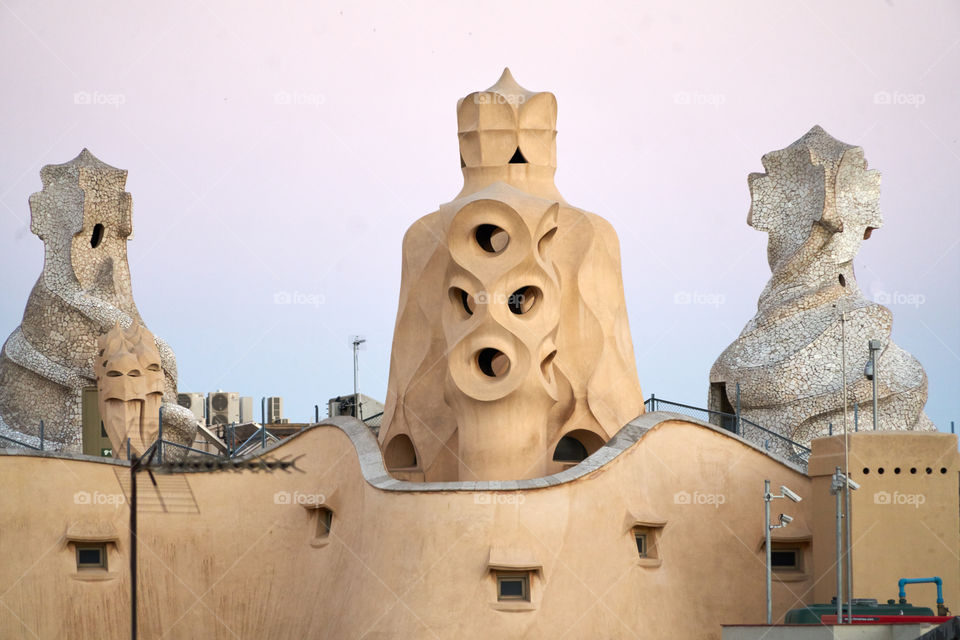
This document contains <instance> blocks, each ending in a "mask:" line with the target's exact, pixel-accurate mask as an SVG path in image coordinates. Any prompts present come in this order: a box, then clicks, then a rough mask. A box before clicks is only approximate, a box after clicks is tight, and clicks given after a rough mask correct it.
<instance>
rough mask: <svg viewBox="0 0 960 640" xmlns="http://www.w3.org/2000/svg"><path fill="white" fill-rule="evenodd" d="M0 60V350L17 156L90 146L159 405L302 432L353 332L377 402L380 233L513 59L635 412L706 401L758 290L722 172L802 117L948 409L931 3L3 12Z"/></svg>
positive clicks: (947, 171)
mask: <svg viewBox="0 0 960 640" xmlns="http://www.w3.org/2000/svg"><path fill="white" fill-rule="evenodd" d="M0 57H2V59H3V60H4V64H3V65H2V67H0V86H2V87H3V89H2V93H3V99H2V100H0V141H2V152H0V231H2V233H0V291H2V292H3V296H2V299H0V334H2V335H0V340H3V339H5V336H6V335H7V334H8V333H9V332H10V331H12V330H13V329H14V327H16V325H17V324H18V323H19V322H20V318H21V315H22V313H23V307H24V304H25V303H26V300H27V296H28V294H29V292H30V289H31V287H32V286H33V284H34V282H35V281H36V279H37V277H38V275H39V274H40V271H41V268H42V262H43V252H42V244H41V242H40V240H39V239H38V238H37V237H36V236H34V235H32V234H31V233H30V230H29V222H30V218H29V208H28V205H27V198H28V196H29V195H30V194H31V193H33V192H35V191H38V190H39V189H40V178H39V174H38V172H39V170H40V167H41V166H42V165H45V164H50V163H60V162H65V161H67V160H69V159H71V158H73V157H74V156H75V155H77V153H78V152H79V151H80V149H81V148H83V147H88V148H89V149H90V150H91V151H92V152H93V153H94V154H95V155H97V156H98V157H99V158H100V159H101V160H103V161H105V162H107V163H109V164H112V165H114V166H118V167H122V168H125V169H128V170H129V178H128V181H127V190H128V191H130V193H131V194H132V195H133V202H134V217H133V224H134V234H135V235H134V239H133V240H132V241H131V242H130V244H129V259H130V266H131V271H132V273H133V288H134V294H135V297H136V301H137V305H138V307H139V309H140V312H141V314H142V315H143V318H144V319H145V321H146V322H147V324H148V326H149V327H150V329H152V330H153V331H154V332H155V333H156V334H158V335H160V336H162V337H163V338H165V339H166V340H167V341H168V342H169V343H170V344H171V346H172V347H173V349H174V350H175V352H176V354H177V360H178V364H179V369H180V390H181V391H212V390H216V389H224V390H229V391H238V392H240V393H241V394H243V395H252V396H256V397H258V398H259V397H260V396H264V395H281V396H283V397H284V398H285V410H286V411H285V413H286V415H287V416H288V417H290V418H291V419H292V420H293V421H299V420H306V419H308V418H311V417H312V414H313V405H314V404H315V403H320V404H321V406H323V405H324V404H325V402H326V400H327V398H329V397H331V396H334V395H338V394H343V393H349V392H351V390H352V385H353V382H352V358H351V352H350V348H349V346H348V339H349V336H350V335H351V334H363V335H364V336H365V337H366V338H367V340H368V348H367V350H366V351H364V352H362V354H361V390H362V391H364V392H366V393H368V394H369V395H372V396H374V397H379V398H381V399H382V398H383V397H384V396H385V394H386V386H387V373H388V368H389V359H390V345H391V339H392V333H393V324H394V320H395V316H396V309H397V295H398V291H399V285H400V246H401V240H402V237H403V233H404V231H405V230H406V228H407V227H408V226H410V224H411V223H413V222H414V221H415V220H416V219H417V218H419V217H420V216H423V215H425V214H427V213H429V212H431V211H433V210H435V209H436V207H437V205H438V204H440V203H442V202H446V201H449V200H450V199H451V198H452V197H453V196H454V195H455V194H456V193H457V192H458V191H459V189H460V186H461V176H460V171H459V161H458V154H457V137H456V115H455V107H456V101H457V99H458V98H460V97H462V96H464V95H466V94H468V93H470V92H472V91H475V90H479V89H483V88H486V87H488V86H489V85H491V84H493V83H494V82H495V81H496V79H497V78H498V76H499V75H500V72H501V70H502V68H503V67H504V66H509V67H510V68H511V70H512V71H513V73H514V75H515V76H516V78H517V80H518V81H519V82H520V83H521V84H522V85H524V86H526V87H527V88H529V89H532V90H549V91H552V92H554V93H555V94H556V96H557V99H558V102H559V116H558V130H559V134H558V165H559V169H558V171H557V185H558V187H559V189H560V191H561V192H562V193H563V194H564V196H565V198H566V199H567V200H568V201H569V202H570V203H571V204H574V205H577V206H580V207H583V208H586V209H588V210H591V211H594V212H596V213H599V214H600V215H603V216H604V217H606V218H607V219H608V220H610V221H611V222H612V223H613V225H614V227H615V228H616V230H617V231H618V233H619V235H620V242H621V251H622V259H623V279H624V286H625V290H626V299H627V305H628V310H629V316H630V325H631V330H632V334H633V341H634V345H635V351H636V357H637V367H638V370H639V374H640V382H641V384H642V385H643V390H644V394H645V395H647V396H649V394H651V393H655V394H656V395H657V396H658V397H661V398H667V399H672V400H677V401H680V402H686V403H690V404H694V405H698V406H705V405H706V394H707V387H708V378H707V376H708V372H709V369H710V366H711V364H712V363H713V361H714V359H715V358H716V357H717V355H719V353H720V352H721V351H722V350H723V349H724V348H725V347H726V346H727V345H728V344H729V343H730V342H731V341H732V340H734V339H735V338H736V336H737V335H738V334H739V332H740V330H741V329H742V327H743V325H744V324H745V323H746V322H747V321H748V320H749V319H750V318H751V317H752V316H753V314H754V312H755V310H756V301H757V297H758V296H759V294H760V291H761V290H762V288H763V286H764V284H765V282H766V281H767V279H768V277H769V268H768V266H767V263H766V235H765V234H763V233H760V232H758V231H755V230H753V229H751V228H750V227H748V226H747V225H746V213H747V209H748V206H749V192H748V190H747V174H748V173H750V172H752V171H762V167H761V165H760V157H761V156H762V155H763V154H764V153H766V152H768V151H771V150H774V149H780V148H783V147H785V146H787V145H788V144H790V143H791V142H793V141H794V140H796V139H797V138H799V137H800V136H801V135H803V134H804V133H805V132H806V131H807V130H808V129H809V128H810V127H811V126H812V125H814V124H820V125H822V126H823V127H824V128H825V129H826V130H827V131H828V132H830V133H831V134H832V135H834V136H835V137H837V138H839V139H841V140H843V141H845V142H848V143H852V144H858V145H861V146H863V147H864V149H865V151H866V156H867V159H868V161H869V163H870V166H871V168H875V169H879V170H880V171H881V172H882V174H883V191H882V196H881V207H882V210H883V216H884V224H883V227H882V228H881V229H879V230H878V231H876V232H875V233H874V234H873V236H872V237H871V238H870V240H869V241H867V242H865V243H864V244H863V248H862V249H861V251H860V254H859V256H858V258H857V259H856V261H855V268H856V272H857V276H858V281H859V283H860V287H861V288H862V289H863V290H864V291H865V292H866V294H867V295H868V296H869V295H883V294H886V295H889V297H890V299H891V300H892V302H893V303H892V304H890V305H888V306H890V308H891V309H892V310H893V313H894V329H893V338H894V340H895V341H896V342H898V343H899V344H900V345H901V346H902V347H904V348H905V349H906V350H908V351H909V352H911V353H912V354H914V355H915V356H916V357H917V358H918V359H919V360H920V362H921V363H922V364H923V366H924V367H925V368H926V371H927V375H928V377H929V383H930V384H929V388H930V399H929V401H928V403H927V413H928V415H929V416H930V417H931V418H932V419H933V420H934V422H935V423H936V424H937V426H938V427H939V428H940V429H941V430H949V428H950V420H960V393H958V391H960V355H958V354H960V324H958V318H960V295H958V294H960V247H958V244H960V216H958V213H960V180H958V178H957V176H958V170H960V118H958V117H957V116H958V114H960V90H958V87H960V82H958V81H960V5H958V4H957V3H956V2H934V1H931V2H915V3H914V2H900V1H899V0H897V1H892V0H891V1H888V2H882V1H876V2H874V1H859V2H834V1H830V0H824V1H823V2H814V1H810V0H808V1H797V2H770V1H769V0H765V1H762V2H740V3H715V2H698V3H675V2H673V1H672V0H664V1H659V2H646V3H643V4H642V6H640V3H627V2H623V3H599V2H593V3H590V4H589V5H587V4H583V5H574V4H564V3H561V2H555V1H549V2H548V1H544V2H522V3H520V2H513V1H510V2H493V1H490V0H486V1H484V2H482V3H461V2H457V3H439V2H438V3H419V2H395V1H394V2H382V3H364V4H362V5H360V4H359V3H341V4H334V3H310V2H304V3H290V2H269V3H266V2H264V3H242V4H241V3H231V2H226V1H219V0H218V1H212V0H203V1H201V2H198V1H196V0H190V1H189V2H182V1H176V0H174V1H168V2H162V3H139V2H99V3H77V2H18V1H13V0H0ZM78 92H87V93H89V94H90V95H91V96H92V98H93V99H92V100H91V102H93V103H94V104H77V103H76V102H75V95H76V94H77V93H78ZM878 92H886V94H883V93H881V97H880V99H879V100H878V98H877V94H878ZM884 95H890V96H891V100H890V102H891V104H878V102H881V103H882V102H883V99H882V97H883V96H884ZM283 292H287V293H290V294H293V293H297V294H300V295H299V296H298V298H299V299H300V300H304V301H309V302H311V303H310V304H288V305H283V304H276V303H275V300H276V299H277V294H282V293H283ZM684 294H690V298H692V299H694V300H698V301H703V302H707V303H706V304H680V303H678V301H682V300H684V299H685V296H684ZM851 348H854V346H851ZM863 348H864V349H866V346H865V345H863ZM438 392H439V391H438ZM321 415H323V413H322V414H321Z"/></svg>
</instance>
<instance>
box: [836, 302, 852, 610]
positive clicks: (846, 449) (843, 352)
mask: <svg viewBox="0 0 960 640" xmlns="http://www.w3.org/2000/svg"><path fill="white" fill-rule="evenodd" d="M840 369H841V370H842V371H841V375H842V376H843V475H844V478H849V477H850V431H849V430H848V429H847V312H846V311H841V312H840ZM843 496H844V505H845V507H846V519H847V548H846V554H845V556H846V566H847V604H848V606H851V607H852V606H853V560H852V558H851V556H850V552H851V546H852V545H851V539H852V535H851V532H850V524H851V522H850V521H851V518H850V483H849V482H846V481H844V483H843ZM838 568H839V567H838ZM847 623H848V624H849V623H850V616H849V615H848V616H847Z"/></svg>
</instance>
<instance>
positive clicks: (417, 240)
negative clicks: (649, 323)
mask: <svg viewBox="0 0 960 640" xmlns="http://www.w3.org/2000/svg"><path fill="white" fill-rule="evenodd" d="M556 117H557V101H556V98H555V97H554V95H553V94H551V93H546V92H542V93H537V92H531V91H528V90H526V89H524V88H523V87H521V86H520V85H518V84H517V82H516V81H515V80H514V79H513V76H512V75H511V74H510V71H509V70H504V72H503V75H502V76H501V78H500V80H499V81H498V82H497V83H496V84H495V85H494V86H492V87H490V88H489V89H487V90H486V91H479V92H475V93H472V94H470V95H468V96H467V97H465V98H463V99H462V100H460V101H459V103H458V105H457V123H458V127H459V139H460V166H461V169H462V172H463V177H464V185H463V189H462V190H461V191H460V193H459V194H458V195H457V197H456V198H455V199H454V200H453V201H452V202H449V203H447V204H444V205H441V207H440V209H439V210H438V211H436V212H434V213H431V214H430V215H428V216H426V217H424V218H421V219H420V220H418V221H417V222H416V223H414V224H413V226H412V227H411V228H410V229H409V230H408V232H407V234H406V236H405V238H404V242H403V271H402V281H401V286H400V303H399V311H398V313H397V322H396V329H395V332H394V341H393V351H392V354H391V364H390V381H389V385H388V390H387V403H386V408H385V410H384V414H385V415H384V422H383V424H384V428H383V429H381V432H380V444H381V447H382V448H383V451H384V459H385V461H386V464H387V467H388V469H389V470H390V471H391V472H392V473H393V474H394V475H395V476H397V477H403V478H406V479H414V480H426V481H442V480H515V479H522V478H534V477H540V476H543V475H547V474H549V473H553V472H556V471H560V470H562V469H563V468H565V466H567V465H569V464H571V463H575V462H578V461H579V460H581V459H583V458H584V457H586V455H589V454H590V453H593V452H594V451H595V450H596V449H598V448H599V447H601V446H602V445H603V444H604V443H605V442H606V441H607V440H609V439H610V438H611V437H612V436H613V435H614V434H615V433H616V432H617V431H618V430H619V429H620V428H621V427H623V426H624V424H626V423H627V422H628V421H630V420H632V419H633V418H635V417H636V416H637V415H639V414H641V413H643V396H642V393H641V391H640V384H639V381H638V378H637V372H636V364H635V361H634V355H633V344H632V342H631V339H630V327H629V323H628V321H627V311H626V304H625V302H624V296H623V281H622V279H621V275H620V251H619V243H618V240H617V235H616V233H615V232H614V230H613V228H612V227H611V226H610V224H609V223H608V222H607V221H606V220H604V219H603V218H601V217H599V216H597V215H595V214H592V213H589V212H586V211H583V210H582V209H578V208H576V207H573V206H571V205H569V204H567V202H566V201H565V200H564V199H563V197H562V196H561V195H560V193H559V192H558V191H557V188H556V186H555V185H554V181H553V177H554V173H555V172H556Z"/></svg>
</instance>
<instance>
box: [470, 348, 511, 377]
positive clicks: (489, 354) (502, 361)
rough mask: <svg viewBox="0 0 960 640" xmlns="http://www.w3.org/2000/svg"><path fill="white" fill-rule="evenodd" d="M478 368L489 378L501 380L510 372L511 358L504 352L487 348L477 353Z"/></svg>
mask: <svg viewBox="0 0 960 640" xmlns="http://www.w3.org/2000/svg"><path fill="white" fill-rule="evenodd" d="M477 366H479V367H480V371H482V372H483V375H485V376H487V377H489V378H501V377H503V376H505V375H507V372H508V371H510V358H508V357H507V355H506V354H505V353H503V352H502V351H498V350H497V349H492V348H490V347H487V348H486V349H481V350H480V351H479V353H477Z"/></svg>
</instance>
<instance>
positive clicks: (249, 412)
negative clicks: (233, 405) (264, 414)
mask: <svg viewBox="0 0 960 640" xmlns="http://www.w3.org/2000/svg"><path fill="white" fill-rule="evenodd" d="M256 421H257V417H256V416H254V415H253V398H251V397H250V396H240V422H256Z"/></svg>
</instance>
